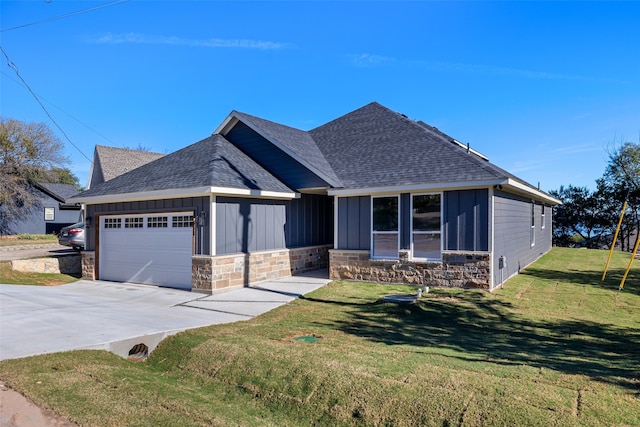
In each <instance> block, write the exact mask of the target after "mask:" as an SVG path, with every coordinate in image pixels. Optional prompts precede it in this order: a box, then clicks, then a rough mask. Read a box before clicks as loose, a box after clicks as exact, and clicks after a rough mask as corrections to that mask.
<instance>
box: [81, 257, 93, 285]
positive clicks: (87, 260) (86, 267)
mask: <svg viewBox="0 0 640 427" xmlns="http://www.w3.org/2000/svg"><path fill="white" fill-rule="evenodd" d="M82 278H83V279H85V280H96V253H95V252H94V251H82Z"/></svg>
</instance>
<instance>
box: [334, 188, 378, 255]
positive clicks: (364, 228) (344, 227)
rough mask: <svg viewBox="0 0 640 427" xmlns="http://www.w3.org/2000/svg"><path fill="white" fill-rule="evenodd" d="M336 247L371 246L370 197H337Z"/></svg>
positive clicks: (349, 248) (361, 247) (366, 247)
mask: <svg viewBox="0 0 640 427" xmlns="http://www.w3.org/2000/svg"><path fill="white" fill-rule="evenodd" d="M337 201H338V242H337V249H346V250H369V249H370V248H371V197H370V196H355V197H338V198H337Z"/></svg>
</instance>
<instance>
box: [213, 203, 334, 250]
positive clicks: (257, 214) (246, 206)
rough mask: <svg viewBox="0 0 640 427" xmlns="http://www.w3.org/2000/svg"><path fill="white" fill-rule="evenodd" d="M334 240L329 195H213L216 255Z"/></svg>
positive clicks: (320, 243) (327, 242)
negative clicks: (276, 197) (277, 197)
mask: <svg viewBox="0 0 640 427" xmlns="http://www.w3.org/2000/svg"><path fill="white" fill-rule="evenodd" d="M332 242H333V205H332V201H331V199H330V198H329V197H326V196H317V195H309V194H303V195H302V196H301V197H300V198H299V199H294V200H268V199H251V198H241V197H221V196H219V197H217V198H216V255H227V254H235V253H247V252H257V251H265V250H274V249H285V248H298V247H304V246H316V245H326V244H331V243H332Z"/></svg>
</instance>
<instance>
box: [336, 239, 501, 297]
mask: <svg viewBox="0 0 640 427" xmlns="http://www.w3.org/2000/svg"><path fill="white" fill-rule="evenodd" d="M329 278H330V279H334V280H360V281H365V282H380V283H404V284H410V285H427V286H434V287H457V288H479V289H487V290H489V289H490V288H491V256H490V254H488V253H486V252H480V253H478V252H445V253H443V254H442V261H441V262H416V261H410V260H409V259H408V254H407V253H406V252H401V253H400V259H399V260H375V259H370V257H369V251H355V250H342V249H331V250H329Z"/></svg>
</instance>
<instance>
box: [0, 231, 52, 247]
mask: <svg viewBox="0 0 640 427" xmlns="http://www.w3.org/2000/svg"><path fill="white" fill-rule="evenodd" d="M48 243H51V244H57V243H58V236H56V235H55V234H18V235H16V236H2V237H1V238H0V246H22V245H40V244H48Z"/></svg>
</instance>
